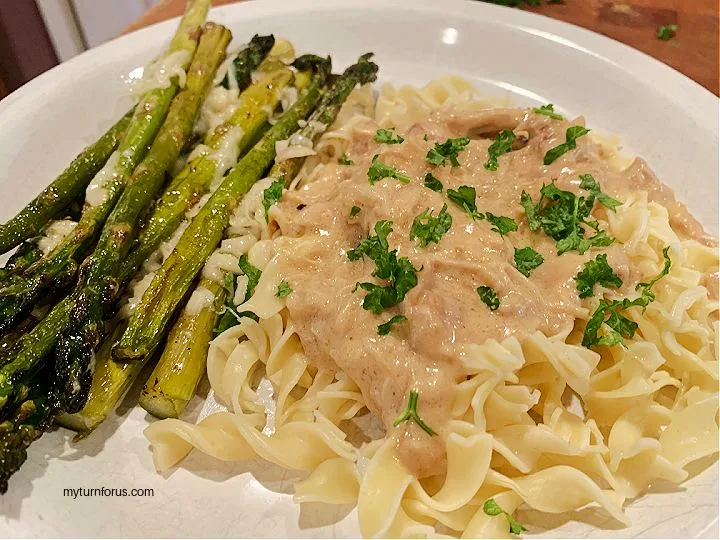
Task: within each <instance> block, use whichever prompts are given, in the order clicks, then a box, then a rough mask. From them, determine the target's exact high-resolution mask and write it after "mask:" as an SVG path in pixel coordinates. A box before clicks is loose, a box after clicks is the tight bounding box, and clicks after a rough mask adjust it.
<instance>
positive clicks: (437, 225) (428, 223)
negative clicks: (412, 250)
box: [410, 204, 452, 247]
mask: <svg viewBox="0 0 720 540" xmlns="http://www.w3.org/2000/svg"><path fill="white" fill-rule="evenodd" d="M451 226H452V215H450V214H449V213H448V211H447V204H443V207H442V209H440V212H439V213H438V215H437V216H433V215H432V212H431V211H430V209H429V208H427V209H425V210H424V211H422V212H420V213H419V214H418V215H417V216H415V219H413V223H412V227H411V228H410V240H415V239H416V238H417V239H418V246H420V247H425V246H427V245H428V244H429V243H430V242H435V243H436V244H439V243H440V239H441V238H442V236H443V234H445V233H446V232H448V231H449V230H450V227H451Z"/></svg>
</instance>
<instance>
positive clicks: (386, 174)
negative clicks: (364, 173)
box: [368, 154, 410, 184]
mask: <svg viewBox="0 0 720 540" xmlns="http://www.w3.org/2000/svg"><path fill="white" fill-rule="evenodd" d="M379 157H380V155H379V154H375V156H374V157H373V158H372V164H371V165H370V168H369V169H368V180H369V181H370V183H371V184H374V183H375V182H377V181H378V180H382V179H383V178H394V179H395V180H398V181H400V182H402V183H403V184H408V183H410V177H409V176H408V175H406V174H402V173H399V172H398V171H397V169H396V168H395V167H393V166H392V165H386V164H385V163H382V162H381V161H378V158H379Z"/></svg>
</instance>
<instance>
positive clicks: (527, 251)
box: [515, 247, 545, 278]
mask: <svg viewBox="0 0 720 540" xmlns="http://www.w3.org/2000/svg"><path fill="white" fill-rule="evenodd" d="M544 262H545V259H543V256H542V255H540V254H539V253H538V252H537V251H535V250H534V249H533V248H531V247H524V248H520V249H518V248H515V268H517V269H518V271H519V272H520V273H521V274H522V275H524V276H525V277H527V278H529V277H530V273H531V272H532V271H533V270H535V269H536V268H537V267H538V266H540V265H541V264H542V263H544Z"/></svg>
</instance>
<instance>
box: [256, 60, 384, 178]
mask: <svg viewBox="0 0 720 540" xmlns="http://www.w3.org/2000/svg"><path fill="white" fill-rule="evenodd" d="M372 56H373V53H367V54H364V55H362V56H361V57H360V58H359V59H358V61H357V64H353V65H352V66H350V67H349V68H347V69H346V70H345V71H344V73H343V74H342V75H341V76H339V77H338V78H337V79H336V80H335V81H334V82H333V84H332V86H331V87H330V89H329V90H328V92H327V93H326V94H325V95H324V96H323V98H322V101H321V102H320V105H318V108H317V109H316V110H315V111H314V112H313V113H312V115H310V118H309V119H308V122H307V124H305V126H304V127H303V128H302V129H301V130H300V135H301V136H302V137H303V138H305V139H309V140H311V141H312V142H313V145H314V144H315V143H316V142H317V141H318V139H319V138H320V136H321V135H322V134H323V133H324V132H325V130H326V129H327V128H328V127H330V125H331V124H332V123H333V122H334V121H335V118H337V115H338V113H339V112H340V108H341V107H342V105H343V103H345V100H346V99H347V97H348V96H349V95H350V92H352V90H353V88H355V87H356V86H357V85H358V84H361V85H362V84H366V83H371V82H373V81H374V80H375V79H376V78H377V72H378V66H377V64H375V63H374V62H371V61H370V58H372ZM304 161H305V158H292V159H286V160H285V161H281V162H279V163H276V164H275V165H274V166H273V168H272V170H271V171H270V176H272V177H273V178H280V177H281V176H283V175H284V177H285V185H286V186H287V185H289V184H290V182H291V181H292V180H293V178H295V177H296V176H297V174H298V172H299V171H300V168H301V167H302V164H303V162H304Z"/></svg>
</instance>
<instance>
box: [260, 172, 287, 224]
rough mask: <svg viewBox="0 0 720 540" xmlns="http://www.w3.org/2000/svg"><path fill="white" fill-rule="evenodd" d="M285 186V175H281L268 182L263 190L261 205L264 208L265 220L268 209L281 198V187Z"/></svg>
mask: <svg viewBox="0 0 720 540" xmlns="http://www.w3.org/2000/svg"><path fill="white" fill-rule="evenodd" d="M284 188H285V176H284V175H283V176H281V177H280V178H278V179H277V180H275V181H274V182H273V183H272V184H270V185H269V186H268V187H267V188H266V189H265V191H263V201H262V205H263V208H264V209H265V221H267V220H268V210H270V207H271V206H272V205H273V204H277V203H278V202H280V199H281V198H282V194H283V189H284Z"/></svg>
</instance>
